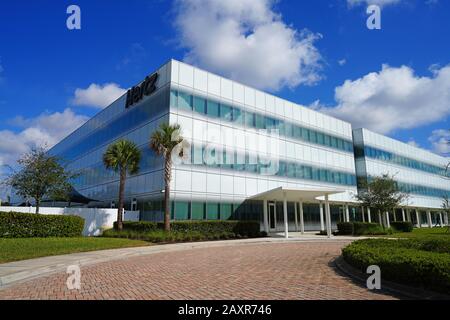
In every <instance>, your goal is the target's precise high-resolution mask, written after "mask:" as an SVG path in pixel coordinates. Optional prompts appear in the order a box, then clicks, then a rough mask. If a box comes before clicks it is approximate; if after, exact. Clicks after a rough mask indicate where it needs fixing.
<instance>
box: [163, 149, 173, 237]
mask: <svg viewBox="0 0 450 320" xmlns="http://www.w3.org/2000/svg"><path fill="white" fill-rule="evenodd" d="M170 156H171V155H170V154H168V155H166V157H165V161H164V184H165V186H164V230H165V231H167V232H169V231H170V180H171V179H172V160H171V158H170Z"/></svg>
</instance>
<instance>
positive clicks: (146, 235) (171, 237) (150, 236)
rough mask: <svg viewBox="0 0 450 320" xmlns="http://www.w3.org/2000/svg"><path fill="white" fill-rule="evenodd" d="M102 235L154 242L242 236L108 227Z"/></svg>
mask: <svg viewBox="0 0 450 320" xmlns="http://www.w3.org/2000/svg"><path fill="white" fill-rule="evenodd" d="M103 237H107V238H126V239H135V240H143V241H149V242H154V243H162V242H164V243H168V242H191V241H205V240H227V239H239V238H242V236H239V235H236V234H234V233H230V232H215V233H202V232H198V231H172V232H165V231H164V230H154V231H149V232H136V231H130V230H123V231H117V230H114V229H109V230H106V231H104V232H103Z"/></svg>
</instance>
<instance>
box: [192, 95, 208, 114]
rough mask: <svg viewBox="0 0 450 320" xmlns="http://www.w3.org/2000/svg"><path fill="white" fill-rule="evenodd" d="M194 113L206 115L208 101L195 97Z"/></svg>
mask: <svg viewBox="0 0 450 320" xmlns="http://www.w3.org/2000/svg"><path fill="white" fill-rule="evenodd" d="M194 111H195V112H198V113H201V114H204V113H206V100H205V99H203V98H200V97H194Z"/></svg>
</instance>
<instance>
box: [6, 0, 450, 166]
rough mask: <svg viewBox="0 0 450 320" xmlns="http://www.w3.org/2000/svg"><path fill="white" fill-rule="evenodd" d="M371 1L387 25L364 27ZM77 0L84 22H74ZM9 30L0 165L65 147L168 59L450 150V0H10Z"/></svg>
mask: <svg viewBox="0 0 450 320" xmlns="http://www.w3.org/2000/svg"><path fill="white" fill-rule="evenodd" d="M195 3H197V4H199V3H200V4H201V5H200V6H195ZM225 3H226V4H225ZM368 3H369V4H370V3H376V4H381V5H382V6H381V17H382V29H381V30H369V29H367V27H366V20H367V18H368V15H367V14H366V8H367V4H368ZM71 4H76V5H78V6H79V7H80V8H81V30H68V29H67V27H66V19H67V17H68V15H67V14H66V9H67V7H68V6H69V5H71ZM205 26H207V27H205ZM0 30H1V31H0V108H1V110H2V117H1V118H0V165H2V164H12V163H13V162H14V160H15V159H16V158H17V156H18V155H19V154H21V153H22V152H26V151H27V150H28V149H29V148H30V147H31V146H33V145H42V144H47V145H52V144H54V143H56V142H57V141H58V140H60V139H61V138H63V137H64V136H65V135H67V134H68V133H70V132H71V131H72V130H73V129H74V128H76V127H77V126H79V125H80V124H81V123H83V122H84V121H86V120H87V119H88V117H90V116H92V115H94V114H95V113H97V112H98V111H99V110H101V108H102V107H103V106H104V105H105V104H106V103H107V102H108V101H111V100H114V98H115V97H116V96H117V95H118V94H120V93H122V92H123V90H125V89H126V88H128V87H130V86H132V85H133V84H135V83H137V82H139V81H140V80H141V79H142V78H144V77H145V76H146V75H147V74H149V73H150V72H152V71H153V70H154V69H155V68H157V67H158V66H160V65H161V64H163V63H164V62H166V61H167V60H169V59H170V58H175V59H179V60H185V61H187V62H190V63H194V64H196V65H198V66H199V67H202V68H205V69H208V70H211V71H214V72H217V73H219V74H221V75H224V76H227V77H229V76H231V77H233V76H234V77H235V78H237V80H240V81H242V82H245V83H247V84H249V85H252V86H256V87H259V88H262V89H265V90H268V91H270V92H273V93H274V94H276V95H278V96H281V97H283V98H286V99H289V100H292V101H295V102H297V103H299V104H303V105H306V106H311V107H312V108H316V109H319V110H321V111H323V112H327V113H330V114H332V115H334V116H336V117H340V118H342V119H345V120H348V121H351V122H352V123H353V124H354V125H355V126H357V127H359V126H365V127H368V128H370V129H372V130H375V131H378V132H381V133H384V134H387V135H390V136H392V137H394V138H397V139H400V140H402V141H405V142H411V143H416V144H418V145H420V146H421V147H423V148H426V149H430V150H433V151H435V152H441V153H446V152H449V151H450V150H449V149H448V146H446V145H445V144H443V143H442V141H444V140H445V139H446V138H448V137H449V135H448V131H447V129H448V123H447V118H448V115H449V114H450V55H449V53H450V41H448V37H449V34H450V32H449V31H450V2H449V1H445V0H328V1H325V0H318V1H288V0H279V1H270V0H248V1H236V0H230V1H227V2H223V1H222V2H221V1H207V0H199V2H195V1H194V0H179V1H176V0H175V1H169V0H154V1H151V0H128V1H106V0H103V1H102V0H88V1H87V0H73V1H62V0H60V1H52V0H40V1H29V2H26V3H24V2H18V1H2V2H1V3H0ZM222 40H223V41H222ZM272 44H276V45H272ZM283 47H286V48H287V50H283V53H282V52H280V48H283ZM238 49H239V50H238ZM286 52H287V54H286ZM248 61H251V62H252V63H254V64H252V63H248ZM244 63H245V65H243V64H244ZM256 64H258V67H257V66H256ZM261 65H263V66H265V67H267V72H263V71H261V70H257V69H261V67H260V66H261ZM243 70H244V71H245V73H243V72H244V71H243ZM240 73H241V74H240ZM270 74H277V75H278V78H276V79H275V80H276V82H275V83H274V82H273V80H274V79H269V78H271V77H269V76H268V75H270ZM346 81H347V82H346Z"/></svg>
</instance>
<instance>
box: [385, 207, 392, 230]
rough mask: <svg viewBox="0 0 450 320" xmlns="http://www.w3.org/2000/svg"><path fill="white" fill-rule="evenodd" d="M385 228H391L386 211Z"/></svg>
mask: <svg viewBox="0 0 450 320" xmlns="http://www.w3.org/2000/svg"><path fill="white" fill-rule="evenodd" d="M386 227H387V228H390V227H391V222H390V220H389V211H386Z"/></svg>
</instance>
